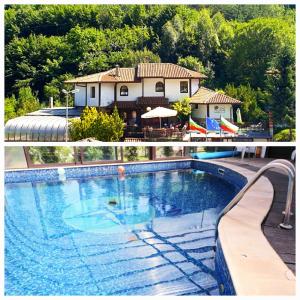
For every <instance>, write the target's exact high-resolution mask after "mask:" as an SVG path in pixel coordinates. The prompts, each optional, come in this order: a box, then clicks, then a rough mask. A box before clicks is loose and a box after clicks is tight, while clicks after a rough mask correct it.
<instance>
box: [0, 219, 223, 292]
mask: <svg viewBox="0 0 300 300" xmlns="http://www.w3.org/2000/svg"><path fill="white" fill-rule="evenodd" d="M214 232H215V231H214V227H213V226H211V227H207V228H201V229H198V230H197V229H191V230H190V231H186V230H185V231H184V232H177V233H176V234H175V233H173V234H170V233H167V234H164V233H157V232H155V231H153V230H143V231H139V232H138V231H135V232H132V233H129V234H123V235H122V236H119V240H118V242H115V243H112V242H110V241H109V238H108V240H107V242H106V243H105V241H104V240H103V236H102V237H100V236H98V237H99V240H97V235H95V234H90V233H86V232H85V233H82V232H74V233H71V234H70V235H67V236H61V237H58V238H56V243H55V246H53V242H52V241H51V240H49V243H48V244H47V245H45V240H39V239H38V237H37V236H35V235H34V232H31V233H29V234H28V236H24V234H21V233H20V232H18V229H17V228H16V227H15V226H14V224H13V222H12V220H11V219H10V218H9V217H7V218H6V243H7V246H8V244H11V245H9V246H10V247H8V248H9V251H8V250H6V254H5V261H6V267H7V269H6V280H5V288H6V290H9V291H10V292H9V295H24V291H27V293H25V295H31V293H32V291H35V295H218V294H219V289H218V284H217V281H216V279H215V266H214V256H215V252H214V246H215V241H214ZM91 239H93V241H94V243H93V244H92V245H91V244H90V240H91ZM40 243H43V247H42V249H44V246H47V249H48V251H47V253H45V252H40V251H39V250H38V249H39V248H38V247H36V246H38V245H39V244H40ZM20 244H21V245H22V247H21V248H20ZM66 245H67V246H66ZM70 245H71V247H70ZM13 252H15V253H13ZM62 261H63V262H64V267H63V268H62V267H61V265H62V264H61V262H62ZM10 265H13V266H14V268H10ZM28 266H34V268H32V267H30V268H29V267H28ZM49 266H51V268H49ZM8 269H10V270H14V272H13V273H9V272H8V271H7V270H8ZM78 269H80V272H78ZM18 278H22V279H23V280H22V282H19V281H18ZM24 279H25V280H24ZM74 291H76V293H75V294H74Z"/></svg>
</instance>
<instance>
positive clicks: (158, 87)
mask: <svg viewBox="0 0 300 300" xmlns="http://www.w3.org/2000/svg"><path fill="white" fill-rule="evenodd" d="M163 91H164V84H163V83H162V82H161V81H159V82H157V83H156V85H155V92H163Z"/></svg>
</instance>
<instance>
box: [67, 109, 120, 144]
mask: <svg viewBox="0 0 300 300" xmlns="http://www.w3.org/2000/svg"><path fill="white" fill-rule="evenodd" d="M70 123H71V126H70V137H71V139H72V140H74V141H78V140H82V139H85V138H95V139H96V140H99V141H105V142H118V141H119V140H120V139H121V138H122V136H123V134H124V121H123V120H122V118H121V117H120V116H119V114H118V110H117V108H116V107H115V108H114V110H113V113H112V114H107V113H105V112H102V111H100V112H98V111H97V109H96V108H95V107H86V108H85V109H84V111H83V113H82V115H81V116H80V119H74V120H71V121H70Z"/></svg>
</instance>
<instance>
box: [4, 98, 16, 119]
mask: <svg viewBox="0 0 300 300" xmlns="http://www.w3.org/2000/svg"><path fill="white" fill-rule="evenodd" d="M16 108H17V99H16V97H15V95H12V96H11V97H7V98H5V110H4V122H5V123H6V122H7V121H8V120H9V119H13V118H15V117H17V109H16Z"/></svg>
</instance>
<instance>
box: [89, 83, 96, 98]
mask: <svg viewBox="0 0 300 300" xmlns="http://www.w3.org/2000/svg"><path fill="white" fill-rule="evenodd" d="M95 97H96V88H95V87H94V86H91V89H90V98H95Z"/></svg>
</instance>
